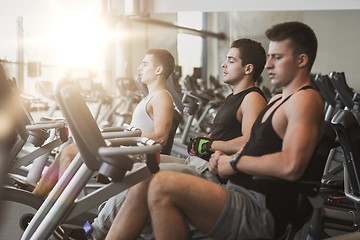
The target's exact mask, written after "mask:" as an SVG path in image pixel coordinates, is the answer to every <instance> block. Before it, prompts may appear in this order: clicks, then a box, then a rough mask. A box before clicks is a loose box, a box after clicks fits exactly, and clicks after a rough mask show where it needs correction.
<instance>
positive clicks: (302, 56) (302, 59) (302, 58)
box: [298, 53, 309, 68]
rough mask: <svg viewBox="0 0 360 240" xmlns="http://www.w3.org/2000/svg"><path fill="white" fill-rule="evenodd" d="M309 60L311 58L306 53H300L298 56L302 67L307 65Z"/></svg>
mask: <svg viewBox="0 0 360 240" xmlns="http://www.w3.org/2000/svg"><path fill="white" fill-rule="evenodd" d="M308 60H309V58H308V56H307V55H306V54H305V53H303V54H300V55H299V56H298V62H299V67H301V68H303V67H305V66H306V65H307V63H308Z"/></svg>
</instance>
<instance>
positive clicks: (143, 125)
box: [130, 90, 171, 134]
mask: <svg viewBox="0 0 360 240" xmlns="http://www.w3.org/2000/svg"><path fill="white" fill-rule="evenodd" d="M165 91H166V90H165ZM166 92H167V93H168V94H170V93H169V92H168V91H166ZM157 93H158V92H155V93H153V94H149V95H147V96H146V97H145V98H143V99H142V100H141V101H140V102H139V104H138V105H137V106H136V108H135V110H134V112H133V115H132V119H131V123H130V125H131V126H133V127H137V128H140V130H141V132H142V134H144V133H149V132H154V131H155V129H154V121H153V120H152V119H151V118H150V116H149V115H148V113H147V112H146V105H147V104H148V102H149V101H150V99H151V98H152V97H153V96H154V94H157ZM170 96H171V94H170Z"/></svg>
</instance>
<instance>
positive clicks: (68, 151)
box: [58, 144, 78, 165]
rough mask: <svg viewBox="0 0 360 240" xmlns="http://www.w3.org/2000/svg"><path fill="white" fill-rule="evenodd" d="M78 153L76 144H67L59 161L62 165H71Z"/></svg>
mask: <svg viewBox="0 0 360 240" xmlns="http://www.w3.org/2000/svg"><path fill="white" fill-rule="evenodd" d="M77 153H78V149H77V147H76V145H75V144H70V145H67V146H65V147H64V148H63V149H62V151H61V153H60V155H59V157H58V161H59V162H60V164H61V165H69V164H70V163H71V161H72V160H73V159H74V157H75V156H76V154H77Z"/></svg>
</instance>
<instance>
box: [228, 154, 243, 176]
mask: <svg viewBox="0 0 360 240" xmlns="http://www.w3.org/2000/svg"><path fill="white" fill-rule="evenodd" d="M241 156H242V154H240V153H235V154H233V155H232V156H231V158H230V165H231V167H232V169H234V171H235V172H237V173H238V172H240V171H239V169H237V167H236V164H237V163H238V162H239V160H240V157H241Z"/></svg>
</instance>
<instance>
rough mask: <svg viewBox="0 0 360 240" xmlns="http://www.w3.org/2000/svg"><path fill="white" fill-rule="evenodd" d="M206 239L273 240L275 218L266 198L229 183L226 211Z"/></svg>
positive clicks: (224, 210) (227, 186)
mask: <svg viewBox="0 0 360 240" xmlns="http://www.w3.org/2000/svg"><path fill="white" fill-rule="evenodd" d="M206 235H207V236H209V237H211V238H215V239H222V240H225V239H226V240H230V239H274V237H275V222H274V217H273V215H272V214H271V212H270V210H269V209H267V207H266V201H265V196H264V195H263V194H261V193H258V192H255V191H251V190H247V189H245V188H243V187H241V186H238V185H236V184H233V183H231V182H230V181H229V182H228V184H227V185H226V200H225V206H224V209H223V211H222V213H221V215H220V217H219V219H218V220H217V222H216V223H215V225H214V227H213V228H212V229H211V230H210V231H209V232H208V233H207V234H206Z"/></svg>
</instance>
